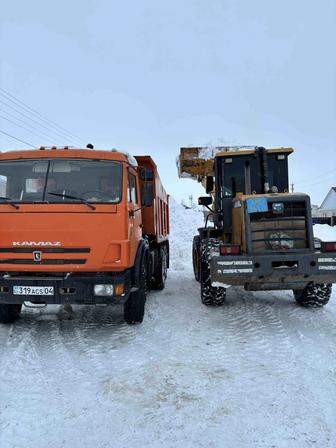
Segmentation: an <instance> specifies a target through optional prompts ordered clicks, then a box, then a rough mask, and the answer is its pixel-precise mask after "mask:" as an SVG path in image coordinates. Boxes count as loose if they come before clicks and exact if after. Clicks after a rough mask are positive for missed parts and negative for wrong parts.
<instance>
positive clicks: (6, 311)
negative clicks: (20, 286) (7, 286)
mask: <svg viewBox="0 0 336 448" xmlns="http://www.w3.org/2000/svg"><path fill="white" fill-rule="evenodd" d="M21 308H22V305H19V304H7V303H2V304H0V323H1V324H12V323H13V322H15V321H16V319H17V318H18V317H19V314H20V313H21Z"/></svg>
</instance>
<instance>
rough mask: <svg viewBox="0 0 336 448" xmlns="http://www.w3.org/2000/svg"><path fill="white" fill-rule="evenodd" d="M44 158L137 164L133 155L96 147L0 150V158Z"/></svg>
mask: <svg viewBox="0 0 336 448" xmlns="http://www.w3.org/2000/svg"><path fill="white" fill-rule="evenodd" d="M46 158H68V159H69V158H71V159H77V158H78V159H102V160H115V161H120V162H126V163H129V164H130V165H135V166H136V165H137V162H136V160H135V159H134V157H133V156H131V155H130V154H127V153H123V152H120V151H117V150H115V149H113V150H96V149H73V148H69V149H67V147H63V148H59V149H58V148H56V147H53V148H45V147H41V148H40V149H32V150H26V149H24V150H14V151H6V152H0V160H19V159H21V160H22V159H23V160H24V159H46Z"/></svg>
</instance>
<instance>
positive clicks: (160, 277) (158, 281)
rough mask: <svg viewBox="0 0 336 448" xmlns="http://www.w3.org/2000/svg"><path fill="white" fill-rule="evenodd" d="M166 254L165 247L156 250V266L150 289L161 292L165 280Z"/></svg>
mask: <svg viewBox="0 0 336 448" xmlns="http://www.w3.org/2000/svg"><path fill="white" fill-rule="evenodd" d="M167 266H168V253H167V248H166V246H165V245H163V246H160V247H159V248H158V265H157V267H156V269H155V273H154V278H153V280H152V282H151V288H152V289H157V290H160V291H162V290H163V289H164V287H165V283H166V279H167Z"/></svg>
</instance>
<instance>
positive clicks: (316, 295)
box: [293, 283, 332, 308]
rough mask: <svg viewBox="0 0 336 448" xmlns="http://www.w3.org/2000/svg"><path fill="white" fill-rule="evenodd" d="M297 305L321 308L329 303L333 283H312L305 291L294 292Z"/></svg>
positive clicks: (297, 290)
mask: <svg viewBox="0 0 336 448" xmlns="http://www.w3.org/2000/svg"><path fill="white" fill-rule="evenodd" d="M293 292H294V297H295V300H296V301H297V303H298V304H299V305H301V306H304V307H306V308H321V307H322V306H324V305H326V304H327V303H328V302H329V299H330V296H331V292H332V284H331V283H310V284H309V285H308V286H306V288H304V289H296V290H294V291H293Z"/></svg>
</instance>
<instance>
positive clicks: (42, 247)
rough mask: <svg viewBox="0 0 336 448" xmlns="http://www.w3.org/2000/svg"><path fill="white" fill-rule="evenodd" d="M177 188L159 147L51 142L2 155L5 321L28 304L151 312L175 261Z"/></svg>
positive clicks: (138, 316) (134, 317)
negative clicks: (169, 190) (148, 306)
mask: <svg viewBox="0 0 336 448" xmlns="http://www.w3.org/2000/svg"><path fill="white" fill-rule="evenodd" d="M168 232H169V214H168V196H167V194H166V192H165V190H164V188H163V186H162V184H161V181H160V178H159V175H158V172H157V168H156V165H155V163H154V161H153V160H152V159H151V157H150V156H138V157H137V160H136V158H134V157H132V156H130V155H128V154H125V153H122V152H118V151H114V150H112V151H102V150H93V149H68V148H60V149H57V148H49V149H47V148H44V147H42V148H41V149H39V150H32V151H31V150H30V151H9V152H5V153H1V154H0V322H2V323H6V322H13V321H14V320H15V319H16V317H17V316H18V314H19V312H20V311H21V307H22V304H23V303H27V302H30V304H32V303H33V304H34V305H47V304H70V305H71V304H92V305H99V304H105V305H108V304H115V303H121V304H124V317H125V320H126V322H128V323H130V324H132V323H139V322H141V321H142V319H143V315H144V306H145V300H146V289H147V288H148V287H151V288H156V289H163V287H164V283H165V279H166V276H167V267H168V265H169V244H168Z"/></svg>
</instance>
